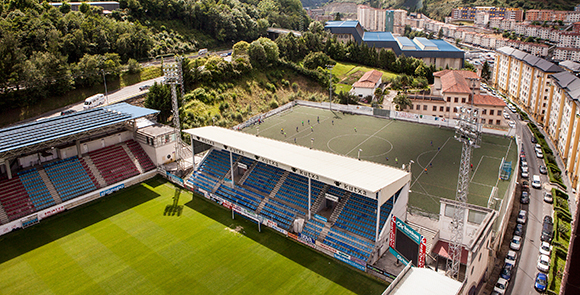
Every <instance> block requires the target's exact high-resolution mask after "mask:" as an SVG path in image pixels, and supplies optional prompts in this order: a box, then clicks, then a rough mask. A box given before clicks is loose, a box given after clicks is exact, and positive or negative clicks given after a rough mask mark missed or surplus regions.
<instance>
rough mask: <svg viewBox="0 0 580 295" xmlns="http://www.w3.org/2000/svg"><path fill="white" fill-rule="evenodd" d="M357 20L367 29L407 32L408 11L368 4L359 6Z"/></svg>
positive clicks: (400, 33)
mask: <svg viewBox="0 0 580 295" xmlns="http://www.w3.org/2000/svg"><path fill="white" fill-rule="evenodd" d="M356 15H357V20H358V21H359V22H360V24H361V25H362V26H363V28H365V29H366V30H367V31H379V32H391V33H394V34H399V35H402V34H404V33H405V22H406V19H407V11H406V10H402V9H397V10H387V9H379V8H373V7H370V6H367V5H358V6H357V14H356Z"/></svg>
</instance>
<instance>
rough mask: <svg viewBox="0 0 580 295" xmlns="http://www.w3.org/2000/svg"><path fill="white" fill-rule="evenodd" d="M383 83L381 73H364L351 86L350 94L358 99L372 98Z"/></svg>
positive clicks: (375, 71)
mask: <svg viewBox="0 0 580 295" xmlns="http://www.w3.org/2000/svg"><path fill="white" fill-rule="evenodd" d="M381 83H383V73H382V72H379V71H377V70H372V71H368V72H366V73H365V74H364V75H363V76H362V77H360V79H358V81H356V82H354V84H352V89H351V90H350V93H351V94H353V95H356V96H357V97H358V98H359V99H360V98H364V97H367V96H374V95H375V90H376V89H377V88H378V87H379V86H380V85H381Z"/></svg>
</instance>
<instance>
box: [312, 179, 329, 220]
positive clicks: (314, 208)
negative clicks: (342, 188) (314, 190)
mask: <svg viewBox="0 0 580 295" xmlns="http://www.w3.org/2000/svg"><path fill="white" fill-rule="evenodd" d="M328 187H329V185H328V184H327V185H325V186H324V188H323V189H322V190H321V191H320V193H319V194H318V197H317V198H316V201H314V204H312V207H311V208H310V210H311V211H312V214H314V212H318V211H319V210H320V205H322V202H323V201H324V200H326V198H325V197H324V196H325V195H326V192H327V191H328Z"/></svg>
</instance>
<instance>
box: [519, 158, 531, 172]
mask: <svg viewBox="0 0 580 295" xmlns="http://www.w3.org/2000/svg"><path fill="white" fill-rule="evenodd" d="M524 163H526V164H525V165H524ZM520 169H522V172H526V173H528V172H529V171H530V170H529V168H528V162H526V161H522V167H520Z"/></svg>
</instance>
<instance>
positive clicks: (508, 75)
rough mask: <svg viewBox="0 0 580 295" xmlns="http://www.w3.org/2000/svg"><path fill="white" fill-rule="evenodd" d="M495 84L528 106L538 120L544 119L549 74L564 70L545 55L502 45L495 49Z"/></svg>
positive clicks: (547, 101) (548, 91)
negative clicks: (535, 54)
mask: <svg viewBox="0 0 580 295" xmlns="http://www.w3.org/2000/svg"><path fill="white" fill-rule="evenodd" d="M495 56H496V61H495V68H494V72H493V85H494V87H495V88H497V89H498V90H499V91H500V92H501V93H503V94H504V95H506V96H508V97H509V98H510V99H511V100H512V101H514V102H515V103H516V104H518V105H519V106H520V107H521V108H523V109H524V110H526V111H527V112H528V114H529V115H531V116H532V117H534V119H535V120H536V121H537V122H539V123H542V124H543V123H545V121H546V119H547V115H548V109H549V104H550V101H549V98H550V81H549V78H548V76H549V75H551V74H554V73H558V72H561V71H563V70H562V68H560V67H559V66H557V65H556V64H554V63H551V62H549V61H547V60H545V59H542V58H538V57H536V56H534V55H532V54H529V53H525V52H523V51H521V50H518V49H515V48H511V47H502V48H499V49H497V50H496V55H495Z"/></svg>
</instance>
